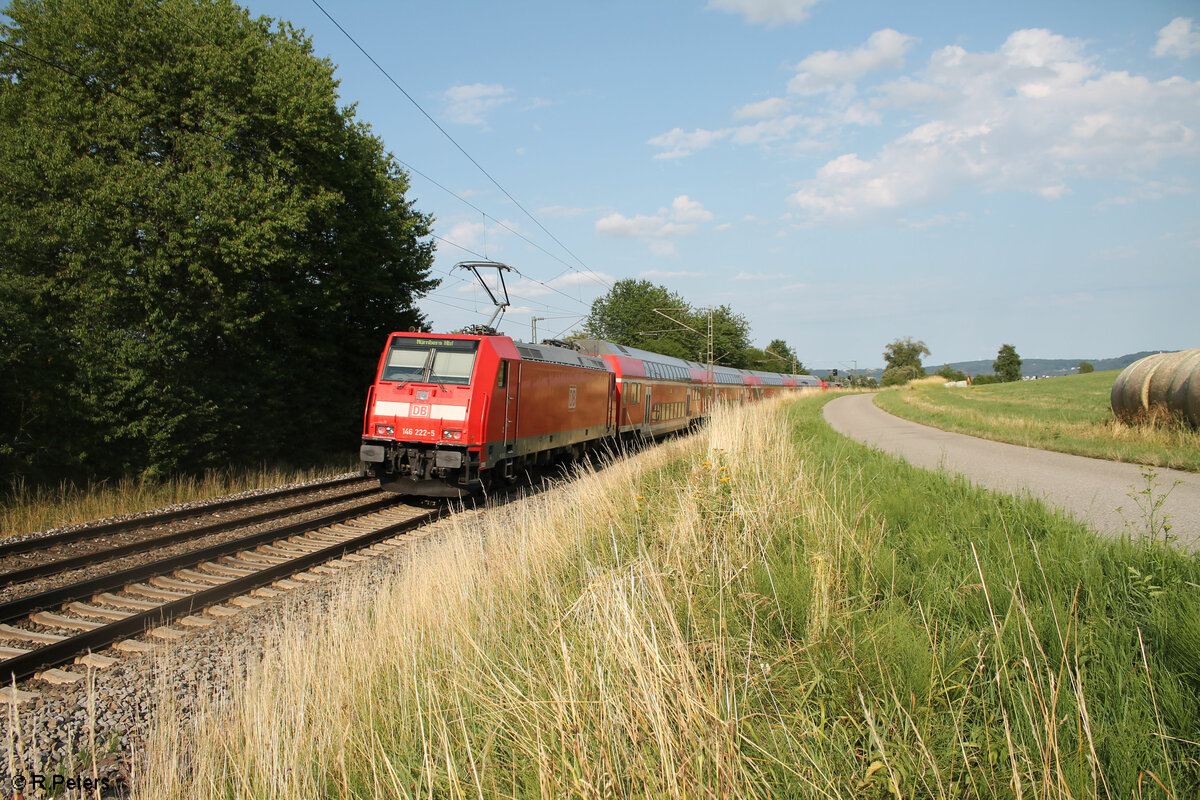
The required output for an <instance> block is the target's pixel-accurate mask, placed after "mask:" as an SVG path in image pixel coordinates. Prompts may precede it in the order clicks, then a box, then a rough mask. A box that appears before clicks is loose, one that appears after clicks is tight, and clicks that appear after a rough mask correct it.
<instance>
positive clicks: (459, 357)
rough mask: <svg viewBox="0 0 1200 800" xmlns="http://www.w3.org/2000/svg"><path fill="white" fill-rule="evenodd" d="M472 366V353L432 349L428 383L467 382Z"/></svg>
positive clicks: (469, 379)
mask: <svg viewBox="0 0 1200 800" xmlns="http://www.w3.org/2000/svg"><path fill="white" fill-rule="evenodd" d="M474 366H475V354H474V353H460V352H456V351H454V350H434V351H433V367H432V369H430V370H429V383H458V384H463V385H465V384H468V383H470V382H471V368H472V367H474Z"/></svg>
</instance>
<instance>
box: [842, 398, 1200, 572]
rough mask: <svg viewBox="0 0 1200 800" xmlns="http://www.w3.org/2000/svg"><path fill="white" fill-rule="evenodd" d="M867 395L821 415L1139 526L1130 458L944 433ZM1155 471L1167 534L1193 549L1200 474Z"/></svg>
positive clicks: (1082, 511) (1109, 523)
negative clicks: (1093, 455) (1100, 456)
mask: <svg viewBox="0 0 1200 800" xmlns="http://www.w3.org/2000/svg"><path fill="white" fill-rule="evenodd" d="M872 397H873V396H872V395H869V394H854V395H846V396H845V397H839V398H837V399H836V400H833V401H831V402H829V403H827V404H826V405H825V420H826V421H827V422H828V423H829V424H830V425H831V426H833V429H834V430H836V431H837V432H838V433H841V434H844V435H845V436H849V437H850V438H852V439H855V440H857V441H860V442H862V443H863V444H867V445H871V446H872V447H876V448H878V449H880V450H883V451H885V452H888V453H892V454H893V455H897V456H900V457H901V458H903V459H905V460H906V461H908V462H909V463H911V464H914V465H916V466H918V467H924V468H926V469H932V470H937V469H940V468H945V469H946V470H949V471H953V472H960V473H962V474H963V475H965V476H966V477H967V479H969V480H970V481H971V482H972V483H974V484H976V485H978V486H983V487H985V488H988V489H994V490H996V491H1001V492H1007V493H1009V494H1017V495H1020V494H1024V493H1026V492H1028V493H1029V494H1031V495H1032V496H1034V497H1036V498H1039V499H1042V500H1044V501H1045V502H1046V503H1048V504H1050V505H1053V506H1056V507H1058V508H1061V509H1064V510H1066V511H1067V512H1068V513H1070V514H1072V515H1073V516H1075V518H1077V519H1079V520H1082V521H1083V522H1086V523H1087V524H1088V525H1089V526H1090V527H1092V528H1094V529H1095V530H1097V531H1099V532H1101V533H1106V534H1109V535H1113V536H1119V535H1120V534H1121V533H1122V532H1125V531H1128V530H1129V529H1130V528H1132V529H1133V530H1134V531H1137V530H1142V529H1144V528H1145V518H1146V515H1145V513H1144V512H1143V511H1142V510H1141V509H1139V508H1138V505H1137V503H1136V502H1135V499H1134V497H1136V496H1137V493H1138V492H1140V491H1142V490H1143V489H1145V488H1146V480H1145V478H1144V477H1143V475H1142V470H1143V469H1144V468H1143V467H1141V466H1139V465H1137V464H1121V463H1118V462H1116V461H1102V460H1100V459H1096V458H1085V457H1083V456H1071V455H1067V454H1065V453H1053V452H1050V451H1049V450H1034V449H1032V448H1029V447H1020V446H1018V445H1012V444H1002V443H1000V442H992V441H989V440H987V439H979V438H976V437H974V436H965V435H963V434H960V433H948V432H946V431H943V430H938V429H937V428H930V427H928V426H927V425H918V424H917V423H915V422H909V421H908V420H905V419H900V418H899V417H895V416H892V415H891V414H889V413H887V412H886V411H883V410H882V409H880V408H879V407H877V406H876V405H875V404H874V403H873V402H872ZM1155 471H1156V472H1157V473H1158V477H1157V478H1156V479H1155V482H1156V486H1157V488H1156V490H1155V492H1156V494H1158V495H1161V494H1162V493H1164V492H1166V491H1167V490H1170V494H1168V495H1167V499H1166V501H1165V503H1164V504H1163V506H1162V509H1161V511H1162V513H1165V514H1166V515H1167V517H1168V520H1169V522H1170V523H1171V526H1172V528H1171V534H1172V535H1174V536H1175V537H1176V538H1177V540H1178V544H1179V545H1180V546H1182V547H1185V548H1187V549H1189V550H1197V549H1200V475H1198V474H1196V473H1193V472H1180V471H1179V470H1173V469H1162V468H1159V467H1156V468H1155ZM1176 481H1178V484H1177V485H1176ZM1172 487H1174V488H1172ZM1131 495H1132V496H1131ZM1118 508H1121V509H1122V511H1117V509H1118Z"/></svg>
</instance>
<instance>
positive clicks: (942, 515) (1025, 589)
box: [141, 398, 1200, 800]
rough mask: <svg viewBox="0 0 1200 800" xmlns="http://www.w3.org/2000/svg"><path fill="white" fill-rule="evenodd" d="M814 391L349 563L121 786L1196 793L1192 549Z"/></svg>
mask: <svg viewBox="0 0 1200 800" xmlns="http://www.w3.org/2000/svg"><path fill="white" fill-rule="evenodd" d="M823 401H824V399H822V398H818V399H813V400H803V401H800V402H796V403H793V404H791V405H783V404H778V403H768V404H765V405H760V406H758V407H755V408H752V409H747V410H730V411H726V412H723V413H720V414H718V415H717V416H716V417H715V418H714V420H713V421H712V423H711V424H710V426H709V427H708V428H707V429H706V430H705V431H703V432H702V433H700V434H699V435H697V436H696V437H693V438H691V439H687V440H679V441H676V442H673V443H670V444H668V445H666V446H664V447H662V448H658V449H656V450H654V451H652V452H649V453H646V454H643V455H641V456H639V457H638V458H637V459H635V460H633V461H630V462H626V463H622V464H619V465H617V466H614V467H612V468H610V469H607V470H605V471H604V472H603V473H600V474H590V475H585V476H584V477H583V478H582V479H581V480H580V481H578V482H576V483H573V484H571V485H570V486H567V487H563V488H561V489H560V490H557V491H555V492H553V493H550V494H547V495H543V496H540V497H538V498H535V499H533V500H531V501H530V502H528V503H526V504H523V505H521V506H520V507H517V508H515V509H511V510H503V511H501V512H498V513H496V514H495V515H494V516H492V518H491V519H489V520H488V521H487V522H486V524H485V525H484V527H483V528H482V529H473V530H458V531H455V532H453V533H452V534H451V535H449V536H448V537H447V538H446V539H445V540H444V541H442V542H438V543H433V544H431V545H429V546H428V547H427V548H425V549H424V550H423V551H421V552H419V553H415V554H414V556H413V560H412V562H411V565H410V568H409V569H408V570H406V571H405V574H404V575H401V576H397V577H396V578H395V579H394V580H393V581H392V582H390V583H389V584H388V585H386V586H384V587H383V588H382V589H370V588H365V587H354V586H348V587H346V590H345V593H344V595H343V597H342V601H341V604H340V606H339V607H338V608H337V609H335V613H331V614H329V615H327V616H326V617H325V618H324V620H323V622H322V624H320V625H317V626H313V625H311V624H307V625H300V624H299V622H298V621H297V623H296V624H290V625H287V626H285V628H289V630H287V631H286V635H285V632H284V631H280V632H279V634H278V641H277V643H276V644H274V645H272V646H269V647H267V648H266V655H265V656H264V658H263V661H262V663H261V664H260V665H259V666H258V668H256V669H253V670H252V671H251V672H250V674H249V676H248V677H247V679H246V683H245V686H244V687H242V689H241V690H240V691H238V692H236V693H235V695H234V696H233V699H232V700H231V701H230V702H228V703H225V704H222V705H216V704H214V706H213V709H212V711H211V713H210V715H209V716H208V717H207V718H205V719H204V720H202V721H201V723H200V724H199V725H198V726H196V727H195V728H192V727H189V728H187V729H183V728H181V727H180V726H179V725H178V724H177V723H173V722H172V719H171V717H170V715H169V713H168V714H164V715H163V716H162V718H161V726H160V728H159V729H158V731H157V732H156V734H155V737H154V739H153V741H152V742H151V746H150V750H149V752H148V754H147V758H146V760H145V761H144V763H143V765H142V770H141V775H142V778H143V787H144V788H143V790H142V791H141V794H142V795H143V796H146V797H150V796H153V797H163V796H166V797H214V796H220V797H230V798H242V797H261V798H266V797H272V798H276V797H278V798H314V797H331V798H332V797H338V798H341V797H379V798H382V797H398V798H418V797H420V798H424V797H448V798H449V797H495V796H503V797H543V798H558V797H581V798H595V797H667V796H671V797H704V798H708V797H712V798H717V797H720V798H726V797H731V798H751V797H764V798H765V797H773V798H782V797H798V798H846V799H847V800H850V799H851V798H871V799H877V798H910V797H939V798H1026V797H1030V798H1032V797H1037V798H1051V799H1053V800H1059V799H1060V798H1061V799H1063V800H1065V798H1122V799H1124V798H1167V797H1172V798H1184V797H1194V796H1196V793H1197V791H1200V744H1197V743H1198V742H1200V666H1198V665H1200V628H1198V627H1197V626H1196V624H1195V620H1196V619H1197V618H1198V617H1200V560H1198V559H1197V558H1195V557H1189V556H1186V555H1183V554H1181V553H1178V552H1176V551H1174V550H1172V549H1169V548H1166V547H1163V546H1161V545H1156V544H1153V543H1145V542H1143V543H1135V542H1106V541H1101V540H1099V539H1098V538H1097V537H1095V536H1094V535H1092V534H1090V533H1089V532H1088V531H1087V530H1085V529H1084V528H1082V527H1081V526H1079V525H1077V524H1075V523H1073V522H1071V521H1069V520H1067V519H1066V518H1064V517H1062V516H1060V515H1057V514H1053V513H1050V512H1049V511H1047V510H1046V509H1045V507H1043V506H1042V505H1040V504H1038V503H1033V502H1021V501H1018V500H1014V499H1009V498H1004V497H997V496H994V495H991V494H988V493H986V492H983V491H980V490H977V489H975V488H973V487H971V486H970V485H968V484H967V483H965V482H964V481H961V480H957V479H951V478H948V477H946V476H943V475H938V474H934V473H928V472H923V471H920V470H917V469H914V468H911V467H908V466H906V465H904V464H902V463H900V462H898V461H895V460H893V459H891V458H889V457H887V456H884V455H882V454H880V453H877V452H874V451H870V450H868V449H866V448H864V447H861V446H859V445H857V444H854V443H852V442H850V441H849V440H846V439H843V438H841V437H839V436H837V435H836V434H834V433H833V432H832V431H831V430H830V429H829V428H828V427H827V426H826V425H825V423H824V422H823V421H822V420H821V418H820V404H821V403H822V402H823ZM165 694H166V695H167V696H168V699H167V700H165V701H164V702H165V703H166V704H167V706H168V707H169V695H170V694H171V692H170V690H167V691H166V692H165Z"/></svg>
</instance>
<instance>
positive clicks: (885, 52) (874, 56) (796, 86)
mask: <svg viewBox="0 0 1200 800" xmlns="http://www.w3.org/2000/svg"><path fill="white" fill-rule="evenodd" d="M916 41H917V40H916V39H915V38H914V37H912V36H908V35H906V34H903V33H900V32H899V31H894V30H892V29H891V28H884V29H883V30H880V31H875V32H874V33H872V34H871V36H870V38H869V39H867V43H866V44H865V45H863V46H861V47H857V48H855V49H853V50H849V51H845V50H822V51H820V52H817V53H813V54H812V55H810V56H808V57H807V58H805V59H804V60H803V61H801V62H800V63H799V64H798V65H797V66H796V76H795V77H794V78H792V79H791V80H790V81H788V91H789V92H793V93H795V94H817V93H819V92H826V91H830V90H831V89H835V88H837V87H839V86H841V85H843V84H846V83H851V82H853V81H856V80H858V79H859V78H861V77H863V76H864V75H866V74H868V73H870V72H878V71H879V70H883V69H896V68H899V67H902V66H904V54H905V53H906V52H908V50H909V48H911V47H912V46H913V44H915V43H916Z"/></svg>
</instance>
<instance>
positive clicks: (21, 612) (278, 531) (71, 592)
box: [0, 495, 401, 622]
mask: <svg viewBox="0 0 1200 800" xmlns="http://www.w3.org/2000/svg"><path fill="white" fill-rule="evenodd" d="M400 502H401V500H400V498H399V497H397V496H395V495H393V496H391V497H386V498H384V499H382V500H376V501H375V502H374V503H368V504H367V505H365V506H359V507H358V508H351V509H348V510H346V511H338V512H336V513H333V514H327V515H325V516H323V517H318V518H316V519H310V520H305V521H303V522H293V523H290V524H288V525H284V526H282V527H279V528H271V529H269V530H266V531H261V532H259V533H255V534H251V535H250V536H243V537H241V538H240V539H233V540H231V541H228V542H222V543H221V544H215V545H212V546H210V547H205V548H202V549H200V550H192V551H190V552H187V553H180V554H179V555H176V556H169V557H167V558H162V559H159V560H158V561H152V562H150V563H149V564H142V565H140V566H137V567H130V568H129V569H123V570H121V571H119V572H113V573H110V574H108V575H102V576H100V577H98V578H92V579H90V580H86V581H80V582H79V583H72V584H70V585H68V586H62V587H59V588H57V589H48V590H46V591H44V592H40V593H38V594H35V595H30V596H28V597H22V598H18V599H16V600H10V601H9V602H7V603H3V604H0V622H11V621H12V620H14V619H18V618H20V617H23V616H25V615H26V614H32V613H34V612H35V611H43V610H45V609H48V608H52V607H54V606H57V605H61V604H63V603H70V602H72V601H75V600H82V599H84V598H86V597H91V596H92V595H93V594H96V593H98V592H106V591H108V590H110V589H117V588H120V587H122V586H125V585H126V584H128V583H136V582H138V581H142V580H145V579H147V578H152V577H155V576H157V575H162V574H165V573H170V572H174V571H175V570H177V569H187V568H188V567H194V566H196V565H198V564H202V563H204V562H205V561H212V560H213V559H215V558H220V557H221V556H225V555H229V554H230V553H236V552H237V551H239V550H246V549H247V548H252V547H257V546H258V545H260V544H266V543H268V542H274V541H277V540H279V539H285V538H287V537H288V536H295V535H297V534H300V533H307V532H309V531H314V530H317V529H318V528H324V527H326V526H328V525H336V524H337V523H339V522H345V521H346V520H348V519H354V518H355V517H361V516H363V515H365V514H370V513H371V512H373V511H379V510H382V509H384V508H390V507H391V506H394V505H397V504H399V503H400Z"/></svg>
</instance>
